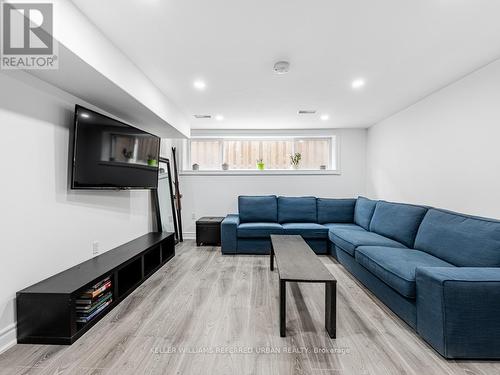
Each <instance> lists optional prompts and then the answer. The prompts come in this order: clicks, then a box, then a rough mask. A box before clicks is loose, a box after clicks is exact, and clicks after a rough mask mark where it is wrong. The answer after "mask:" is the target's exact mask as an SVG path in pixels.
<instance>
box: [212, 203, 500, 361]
mask: <svg viewBox="0 0 500 375" xmlns="http://www.w3.org/2000/svg"><path fill="white" fill-rule="evenodd" d="M238 207H239V213H238V214H236V215H228V216H227V217H226V218H225V219H224V221H223V222H222V227H221V228H222V229H221V236H222V252H223V253H224V254H269V251H270V247H271V243H270V238H269V236H270V235H271V234H298V235H301V236H302V237H303V238H304V239H305V241H306V242H307V243H309V245H310V246H311V248H312V249H313V250H314V251H315V252H316V253H317V254H330V255H332V256H334V257H335V258H336V259H337V260H338V261H339V262H340V263H341V264H342V265H343V266H344V267H345V268H346V269H347V270H349V272H351V273H352V274H353V275H354V276H355V277H356V278H357V279H358V280H360V281H361V282H362V283H363V284H364V285H365V286H366V287H367V288H368V289H370V290H371V291H372V292H373V293H374V294H376V295H377V296H378V298H379V299H380V300H381V301H382V302H384V303H385V304H386V305H387V306H388V307H389V308H391V309H392V310H393V311H394V312H395V313H396V314H397V315H398V316H399V317H400V318H401V319H403V320H404V321H405V322H406V323H407V324H408V325H410V326H411V327H412V328H413V329H415V330H416V331H417V333H418V334H419V335H420V336H421V337H422V338H423V339H424V340H426V341H427V342H428V343H429V344H430V345H431V346H432V347H433V348H434V349H435V350H436V351H438V352H439V353H440V354H441V355H443V356H444V357H446V358H463V359H499V358H500V221H497V220H491V219H485V218H479V217H473V216H468V215H462V214H459V213H454V212H449V211H445V210H441V209H436V208H431V207H424V206H416V205H410V204H401V203H391V202H386V201H374V200H370V199H367V198H364V197H359V198H357V199H323V198H315V197H276V196H273V195H271V196H240V197H239V201H238Z"/></svg>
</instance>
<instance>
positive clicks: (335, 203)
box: [316, 198, 356, 224]
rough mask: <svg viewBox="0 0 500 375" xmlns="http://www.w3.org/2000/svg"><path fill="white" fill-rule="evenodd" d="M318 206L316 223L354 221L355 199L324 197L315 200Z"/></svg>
mask: <svg viewBox="0 0 500 375" xmlns="http://www.w3.org/2000/svg"><path fill="white" fill-rule="evenodd" d="M316 205H317V208H318V223H320V224H326V223H354V206H355V205H356V199H326V198H318V199H317V200H316Z"/></svg>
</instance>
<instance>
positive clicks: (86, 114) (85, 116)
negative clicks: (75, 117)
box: [80, 113, 90, 118]
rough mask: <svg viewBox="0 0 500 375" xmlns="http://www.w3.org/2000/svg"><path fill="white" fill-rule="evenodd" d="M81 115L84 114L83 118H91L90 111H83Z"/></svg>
mask: <svg viewBox="0 0 500 375" xmlns="http://www.w3.org/2000/svg"><path fill="white" fill-rule="evenodd" d="M80 116H82V117H83V118H89V117H90V115H89V114H88V113H82V114H81V115H80Z"/></svg>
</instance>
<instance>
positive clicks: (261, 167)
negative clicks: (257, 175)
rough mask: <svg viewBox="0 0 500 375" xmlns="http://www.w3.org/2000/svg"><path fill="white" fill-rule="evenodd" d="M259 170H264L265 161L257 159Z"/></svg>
mask: <svg viewBox="0 0 500 375" xmlns="http://www.w3.org/2000/svg"><path fill="white" fill-rule="evenodd" d="M257 169H258V170H259V171H263V170H264V160H263V159H257Z"/></svg>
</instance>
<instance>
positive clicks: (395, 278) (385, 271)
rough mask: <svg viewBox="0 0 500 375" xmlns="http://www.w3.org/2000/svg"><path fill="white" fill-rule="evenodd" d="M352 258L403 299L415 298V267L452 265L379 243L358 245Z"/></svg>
mask: <svg viewBox="0 0 500 375" xmlns="http://www.w3.org/2000/svg"><path fill="white" fill-rule="evenodd" d="M355 259H356V261H357V262H358V263H359V264H361V265H362V266H363V267H365V268H366V269H367V270H369V271H370V272H371V273H373V274H374V275H375V276H377V277H378V278H379V279H380V280H382V281H383V282H385V283H386V284H387V285H389V286H390V287H391V288H393V289H394V290H396V291H397V292H398V293H399V294H401V295H402V296H404V297H406V298H415V297H416V283H415V270H416V269H417V268H418V267H455V266H454V265H452V264H450V263H448V262H445V261H444V260H441V259H439V258H436V257H435V256H432V255H430V254H427V253H426V252H423V251H419V250H413V249H400V248H394V247H382V246H360V247H358V248H357V249H356V255H355Z"/></svg>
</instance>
